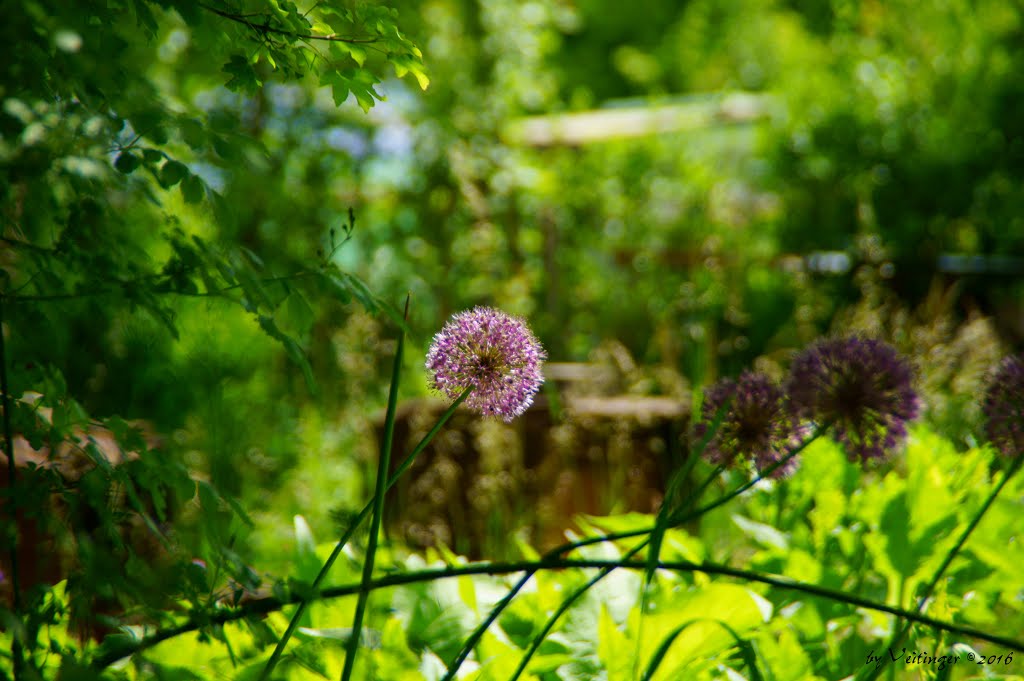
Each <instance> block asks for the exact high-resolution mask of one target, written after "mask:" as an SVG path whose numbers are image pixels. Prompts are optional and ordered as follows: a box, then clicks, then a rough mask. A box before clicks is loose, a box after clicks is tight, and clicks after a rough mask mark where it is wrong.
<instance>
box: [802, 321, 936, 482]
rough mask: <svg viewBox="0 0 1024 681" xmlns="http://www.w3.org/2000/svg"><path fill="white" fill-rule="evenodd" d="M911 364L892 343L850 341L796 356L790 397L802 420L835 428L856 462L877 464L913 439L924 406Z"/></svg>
mask: <svg viewBox="0 0 1024 681" xmlns="http://www.w3.org/2000/svg"><path fill="white" fill-rule="evenodd" d="M912 379H913V372H912V370H911V367H910V364H909V363H908V362H907V361H906V360H905V359H904V358H903V357H901V356H900V355H899V353H897V352H896V350H895V349H894V348H893V347H892V346H891V345H889V344H887V343H884V342H882V341H879V340H874V339H870V338H860V337H857V336H850V337H847V338H836V339H829V340H823V341H819V342H818V343H815V344H814V345H812V346H811V347H809V348H807V349H806V350H804V351H803V352H801V353H800V354H798V355H797V356H796V358H794V360H793V365H792V367H791V368H790V373H789V382H788V386H787V392H788V393H789V396H790V399H791V400H792V403H793V407H794V409H796V412H797V414H798V415H799V416H801V417H802V418H808V419H813V420H815V421H817V422H818V423H822V424H823V423H831V424H832V428H833V435H834V437H835V439H836V440H837V441H838V442H839V443H840V444H841V445H842V446H843V448H844V449H845V450H846V455H847V457H848V458H849V459H850V460H851V461H854V460H857V459H860V461H862V462H867V461H870V460H877V459H881V458H883V457H885V455H886V454H887V453H888V452H889V451H890V450H892V449H893V448H895V447H896V445H898V444H899V443H900V442H901V441H902V440H903V438H905V437H906V435H907V422H908V421H911V420H913V419H914V418H915V417H917V413H918V408H919V401H918V397H917V393H916V392H915V391H914V388H913V386H912V385H911V383H912Z"/></svg>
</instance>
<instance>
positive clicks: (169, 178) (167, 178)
mask: <svg viewBox="0 0 1024 681" xmlns="http://www.w3.org/2000/svg"><path fill="white" fill-rule="evenodd" d="M188 175H189V172H188V166H186V165H185V164H184V163H182V162H180V161H170V160H169V161H167V162H166V163H164V165H163V167H161V168H160V184H161V185H163V186H164V187H165V188H168V189H169V188H171V187H173V186H174V185H176V184H178V183H179V182H181V181H182V180H183V179H185V178H186V177H187V176H188Z"/></svg>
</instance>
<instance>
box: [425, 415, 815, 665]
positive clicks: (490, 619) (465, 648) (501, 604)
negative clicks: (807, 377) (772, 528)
mask: <svg viewBox="0 0 1024 681" xmlns="http://www.w3.org/2000/svg"><path fill="white" fill-rule="evenodd" d="M719 418H720V417H719ZM827 428H828V424H826V425H823V426H821V427H819V428H818V429H817V430H815V431H814V432H813V433H811V435H809V436H808V438H807V439H806V440H805V441H803V442H801V443H800V444H799V445H798V446H797V447H795V448H794V449H793V451H792V452H790V453H789V454H787V455H786V456H785V457H783V458H782V459H781V460H780V461H778V462H777V463H775V464H774V465H772V466H770V467H768V468H767V469H766V470H765V471H764V473H763V474H762V475H758V476H757V477H755V478H754V479H753V480H751V481H750V482H749V483H746V484H744V485H741V486H740V487H739V488H737V489H736V490H734V491H733V492H732V493H730V494H727V495H726V496H724V497H722V498H721V499H718V500H716V501H714V502H712V503H711V504H709V505H707V506H703V507H701V508H698V509H697V510H696V511H693V512H692V513H688V514H685V515H683V516H681V517H673V518H671V519H670V521H669V526H670V527H679V526H680V525H682V524H683V523H686V522H689V521H691V520H694V519H696V518H699V517H700V516H702V515H704V514H705V513H707V512H708V511H711V510H713V509H715V508H718V507H719V506H721V505H722V504H724V503H726V502H727V501H729V500H730V499H733V498H735V497H737V496H739V495H740V494H742V493H743V492H745V491H746V490H748V489H750V488H751V487H753V486H754V485H756V484H757V483H758V482H759V481H760V480H761V478H762V477H763V475H771V474H772V472H774V471H775V469H777V468H778V467H780V466H784V465H785V464H786V463H787V462H788V461H789V460H790V459H792V458H793V457H794V456H796V455H797V454H799V453H800V452H801V451H803V450H804V448H806V447H807V446H808V445H809V444H810V443H811V442H813V441H814V440H815V439H816V438H818V437H820V436H821V434H822V433H824V432H825V430H826V429H827ZM706 444H707V443H706V442H705V441H702V444H701V445H700V446H701V449H702V448H703V446H705V445H706ZM696 458H697V457H696V456H694V457H693V458H692V459H691V463H690V464H688V465H689V467H690V468H692V465H693V462H696ZM712 479H713V478H710V477H709V478H708V480H706V481H705V483H704V484H703V485H702V486H701V488H700V491H699V492H698V493H697V494H696V495H695V496H694V497H693V498H692V499H691V502H695V501H696V499H698V498H699V495H700V493H703V490H704V489H706V488H707V485H708V484H710V482H711V480H712ZM691 505H692V504H687V505H686V506H685V507H684V508H687V509H688V508H690V506H691ZM655 527H656V526H654V525H652V526H651V527H647V528H644V529H641V530H631V531H628V532H615V533H611V534H606V535H603V536H601V537H590V538H587V539H582V540H580V541H576V542H570V543H568V544H563V545H562V546H559V547H556V548H554V549H552V550H551V551H549V552H547V553H546V554H544V557H543V558H542V560H544V559H548V558H554V557H556V556H560V555H562V554H563V553H566V552H568V551H573V550H575V549H579V548H583V547H585V546H591V545H593V544H600V543H603V542H606V541H617V540H620V539H631V538H633V537H640V536H643V535H645V534H651V533H652V532H654V530H655ZM535 572H536V570H534V571H527V573H526V574H525V575H523V576H522V577H521V578H520V579H519V581H518V582H516V583H515V584H514V585H513V586H512V588H511V589H510V590H509V592H508V593H507V594H506V595H505V596H504V597H503V598H502V599H501V600H500V601H498V602H497V603H496V604H495V605H494V607H493V608H492V609H491V612H489V613H488V614H487V617H486V618H484V620H483V621H482V622H481V623H480V624H479V625H477V628H476V629H474V630H473V633H472V634H470V636H469V638H467V639H466V642H465V643H464V644H463V645H462V648H461V649H460V650H459V653H458V655H456V656H455V658H454V659H453V660H452V662H451V663H450V664H449V665H448V672H447V673H446V674H445V675H444V677H443V678H442V679H441V681H452V680H453V679H454V678H455V674H456V673H457V672H458V670H459V668H460V667H461V666H462V664H463V663H464V662H465V661H466V660H467V659H468V658H469V655H470V653H472V652H473V649H474V648H475V647H476V645H477V644H478V643H479V642H480V639H481V638H483V635H484V633H485V632H486V631H487V629H488V628H489V627H490V626H491V625H492V624H494V621H495V620H497V619H498V617H499V616H500V615H501V613H502V612H504V610H505V608H507V607H508V606H509V604H510V603H511V602H512V600H513V599H514V598H515V597H516V595H517V594H518V593H519V592H520V591H521V590H522V589H523V587H524V586H526V583H527V582H529V581H530V578H531V577H532V576H533V575H534V573H535Z"/></svg>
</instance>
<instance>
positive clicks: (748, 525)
mask: <svg viewBox="0 0 1024 681" xmlns="http://www.w3.org/2000/svg"><path fill="white" fill-rule="evenodd" d="M732 521H733V522H734V523H736V525H738V526H739V528H740V529H741V530H743V533H744V534H745V535H747V536H748V537H750V538H751V539H753V540H754V541H756V542H757V543H758V544H761V545H762V546H765V547H770V548H775V549H779V550H780V551H788V550H789V538H788V537H786V535H785V534H783V533H782V532H779V531H778V530H777V529H775V528H774V527H772V526H771V525H765V524H764V523H759V522H756V521H754V520H750V519H749V518H744V517H743V516H741V515H733V516H732Z"/></svg>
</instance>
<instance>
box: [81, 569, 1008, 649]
mask: <svg viewBox="0 0 1024 681" xmlns="http://www.w3.org/2000/svg"><path fill="white" fill-rule="evenodd" d="M609 567H611V568H622V569H627V570H644V569H646V567H647V562H646V561H644V560H634V561H622V560H597V559H580V558H552V559H548V560H539V561H515V562H506V563H475V564H472V565H463V566H458V567H443V568H432V569H427V570H417V571H415V572H406V573H400V574H391V575H383V576H381V577H378V578H376V579H374V580H372V581H371V582H370V584H369V585H368V587H367V588H368V589H369V590H370V591H375V590H377V589H386V588H390V587H396V586H404V585H407V584H418V583H421V582H431V581H434V580H438V579H449V578H453V577H464V576H471V575H492V576H493V575H507V574H512V573H516V572H537V571H539V570H557V569H566V568H597V569H602V568H609ZM657 567H658V569H659V570H674V571H676V572H703V573H704V574H708V575H719V576H722V577H732V578H735V579H741V580H744V581H747V582H756V583H758V584H766V585H768V586H772V587H775V588H778V589H784V590H787V591H795V592H797V593H803V594H807V595H810V596H816V597H819V598H828V599H831V600H834V601H836V602H839V603H845V604H846V605H850V606H853V607H856V608H866V609H868V610H874V611H877V612H884V613H888V614H890V615H896V616H897V617H903V618H905V619H907V620H910V621H912V622H916V623H918V624H923V625H925V626H929V627H932V628H933V629H937V630H939V631H946V632H949V633H952V634H958V635H961V636H965V637H968V638H973V639H977V640H979V641H985V642H987V643H992V644H994V645H998V646H1001V647H1004V648H1006V649H1008V650H1013V651H1015V652H1022V653H1024V641H1017V640H1014V639H1011V638H1007V637H1004V636H997V635H993V634H990V633H988V632H985V631H982V630H980V629H975V628H973V627H969V626H964V625H959V624H953V623H951V622H944V621H942V620H939V619H935V618H933V617H928V616H927V615H922V614H920V613H917V612H913V611H911V610H905V609H903V608H900V607H897V606H892V605H888V604H885V603H879V602H877V601H872V600H870V599H868V598H862V597H860V596H855V595H853V594H850V593H848V592H845V591H838V590H835V589H829V588H827V587H823V586H818V585H816V584H807V583H805V582H800V581H798V580H794V579H789V578H788V577H783V576H778V575H774V576H773V575H767V574H762V573H760V572H752V571H749V570H742V569H739V568H733V567H729V566H727V565H721V564H719V563H713V562H703V563H693V562H690V561H683V560H677V561H659V563H658V566H657ZM362 588H363V585H362V584H361V583H356V584H346V585H343V586H337V587H332V588H330V589H324V590H323V591H322V592H320V594H319V596H320V598H321V599H324V600H327V599H332V598H340V597H344V596H351V595H353V594H357V593H359V591H360V590H361V589H362ZM300 602H301V598H300V597H299V596H297V595H296V596H293V597H292V598H290V599H288V600H284V601H282V600H278V599H276V598H265V599H260V600H258V601H251V602H250V603H248V604H246V605H245V606H242V607H240V608H233V609H230V610H223V611H219V612H215V613H210V614H208V615H207V616H206V617H205V618H204V620H203V621H202V623H200V622H198V621H195V620H190V621H188V622H184V623H182V624H180V625H178V626H177V627H173V628H171V629H165V630H163V631H159V632H157V633H155V634H153V635H151V636H148V637H146V638H144V639H142V640H141V641H138V642H136V643H133V644H131V645H128V646H125V647H124V648H121V649H120V650H113V651H109V652H106V653H104V654H102V655H100V656H98V657H97V658H95V659H94V660H93V663H92V667H93V669H103V668H105V667H108V666H109V665H111V664H113V663H114V662H116V661H118V660H120V659H123V658H125V657H128V656H129V655H133V654H135V653H139V652H142V651H144V650H148V649H149V648H152V647H153V646H156V645H158V644H159V643H163V642H165V641H168V640H170V639H173V638H175V637H176V636H180V635H182V634H186V633H188V632H191V631H196V630H197V629H199V628H200V626H206V625H211V624H226V623H228V622H235V621H238V620H241V619H245V618H247V617H252V616H256V615H266V614H268V613H271V612H277V611H278V610H280V609H281V608H284V607H287V606H289V605H295V604H297V603H300Z"/></svg>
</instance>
